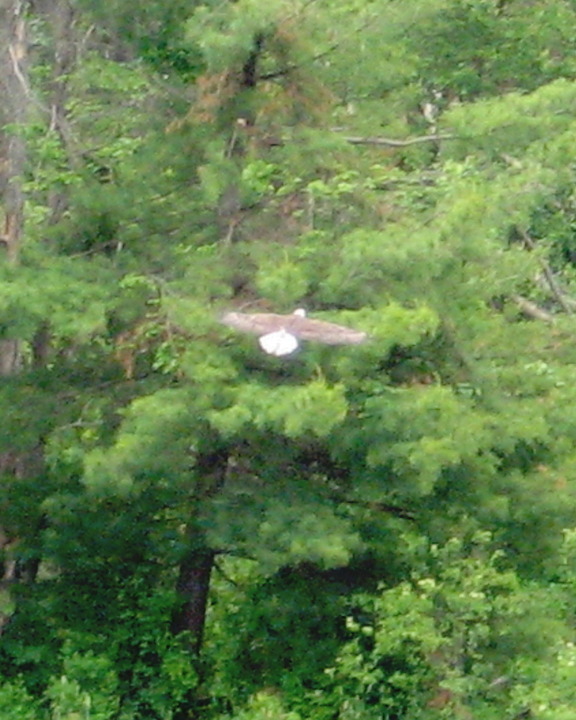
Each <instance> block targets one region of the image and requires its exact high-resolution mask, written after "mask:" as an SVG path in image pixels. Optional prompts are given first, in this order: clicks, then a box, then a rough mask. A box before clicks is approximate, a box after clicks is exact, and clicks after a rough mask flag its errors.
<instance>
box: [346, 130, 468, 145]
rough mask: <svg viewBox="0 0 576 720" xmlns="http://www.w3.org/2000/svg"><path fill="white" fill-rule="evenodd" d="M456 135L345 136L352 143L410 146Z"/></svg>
mask: <svg viewBox="0 0 576 720" xmlns="http://www.w3.org/2000/svg"><path fill="white" fill-rule="evenodd" d="M455 138H456V135H452V134H451V133H440V134H438V135H420V136H418V137H413V138H408V139H407V140H394V139H393V138H385V137H345V138H344V140H346V142H348V143H350V144H351V145H385V146H387V147H408V146H409V145H418V144H419V143H427V142H439V141H440V140H454V139H455Z"/></svg>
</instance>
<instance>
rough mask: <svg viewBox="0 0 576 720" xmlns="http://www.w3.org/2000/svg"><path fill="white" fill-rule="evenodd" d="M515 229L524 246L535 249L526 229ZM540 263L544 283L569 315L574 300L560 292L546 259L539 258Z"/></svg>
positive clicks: (534, 244)
mask: <svg viewBox="0 0 576 720" xmlns="http://www.w3.org/2000/svg"><path fill="white" fill-rule="evenodd" d="M517 229H518V232H519V233H520V235H521V237H522V240H523V241H524V245H525V247H527V248H528V249H529V250H535V249H536V243H535V242H534V240H533V239H532V238H531V237H530V235H528V233H527V232H526V230H524V229H523V228H517ZM540 265H541V267H542V272H543V274H544V278H545V280H546V283H547V285H548V287H549V288H550V290H551V291H552V294H553V295H554V297H555V298H556V300H557V301H558V304H559V305H560V306H561V308H562V309H563V310H564V312H566V313H568V314H569V315H571V314H572V310H573V307H574V305H573V303H574V301H570V299H569V298H567V297H566V295H565V293H563V292H562V290H561V289H560V286H559V285H558V283H557V282H556V278H555V276H554V273H553V271H552V268H551V267H550V265H549V264H548V263H547V262H546V260H544V259H542V258H540Z"/></svg>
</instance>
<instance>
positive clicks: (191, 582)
mask: <svg viewBox="0 0 576 720" xmlns="http://www.w3.org/2000/svg"><path fill="white" fill-rule="evenodd" d="M214 555H215V553H214V551H213V550H211V549H210V548H208V547H193V548H192V549H191V550H189V552H188V553H187V554H186V556H185V557H184V559H183V560H182V562H181V564H180V572H179V574H178V582H177V584H176V589H177V591H178V595H179V597H180V598H181V604H180V606H179V607H178V608H177V609H176V611H175V613H174V615H173V618H172V627H171V629H172V633H173V634H174V635H178V634H179V633H182V632H189V633H190V649H191V650H192V652H193V653H194V654H195V655H196V656H198V655H199V654H200V650H201V648H202V640H203V638H204V626H205V624H206V608H207V606H208V593H209V591H210V577H211V574H212V567H213V565H214Z"/></svg>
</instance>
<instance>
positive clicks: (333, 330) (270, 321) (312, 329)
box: [222, 308, 368, 357]
mask: <svg viewBox="0 0 576 720" xmlns="http://www.w3.org/2000/svg"><path fill="white" fill-rule="evenodd" d="M222 322H223V323H224V325H228V326H229V327H232V328H234V329H235V330H240V332H245V333H252V334H253V335H258V342H259V343H260V347H261V348H262V350H264V352H267V353H268V354H269V355H276V356H277V357H280V356H282V355H290V353H293V352H294V350H296V348H297V347H298V345H299V340H314V341H316V342H320V343H323V344H324V345H359V344H360V343H363V342H364V341H365V340H366V339H367V337H368V336H367V334H366V333H365V332H361V331H360V330H353V329H352V328H348V327H345V326H344V325H336V324H335V323H330V322H324V320H312V319H311V318H308V317H306V311H305V310H303V309H302V308H298V309H297V310H295V311H294V312H293V313H292V314H291V315H278V314H276V313H254V314H247V313H239V312H229V313H226V314H225V315H224V316H223V317H222Z"/></svg>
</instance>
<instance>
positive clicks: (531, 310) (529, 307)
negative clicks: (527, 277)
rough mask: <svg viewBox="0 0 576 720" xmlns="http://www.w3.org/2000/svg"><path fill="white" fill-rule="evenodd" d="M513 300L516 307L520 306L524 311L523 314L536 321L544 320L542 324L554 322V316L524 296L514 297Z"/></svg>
mask: <svg viewBox="0 0 576 720" xmlns="http://www.w3.org/2000/svg"><path fill="white" fill-rule="evenodd" d="M512 299H513V300H514V302H515V303H516V305H518V307H519V308H520V310H522V312H523V313H524V314H525V315H527V316H528V317H531V318H533V319H534V320H542V322H547V323H551V322H554V316H553V315H552V314H551V313H549V312H548V311H547V310H544V309H543V308H541V307H539V306H538V305H536V303H534V302H532V300H528V298H525V297H523V296H522V295H513V296H512Z"/></svg>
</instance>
